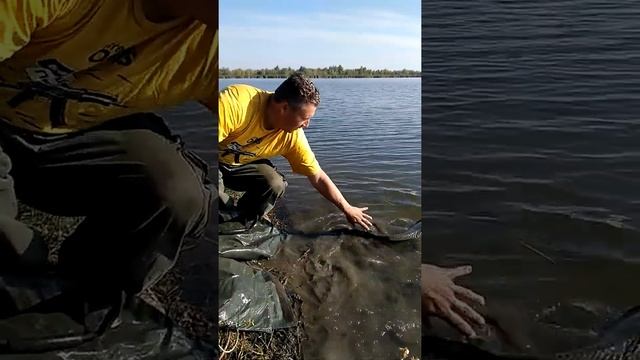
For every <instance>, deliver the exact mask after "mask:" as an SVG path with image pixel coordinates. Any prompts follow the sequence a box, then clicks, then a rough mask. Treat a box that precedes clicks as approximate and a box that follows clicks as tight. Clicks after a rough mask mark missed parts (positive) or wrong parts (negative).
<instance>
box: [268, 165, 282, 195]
mask: <svg viewBox="0 0 640 360" xmlns="http://www.w3.org/2000/svg"><path fill="white" fill-rule="evenodd" d="M262 174H263V175H264V179H265V183H266V184H267V186H268V187H269V189H270V190H271V191H272V192H273V193H274V194H276V196H277V197H280V196H282V195H283V194H284V192H285V190H286V189H287V181H286V180H285V179H284V177H283V176H282V175H281V174H280V173H279V172H277V171H276V170H275V169H274V168H272V167H271V166H268V165H265V168H264V169H263V171H262Z"/></svg>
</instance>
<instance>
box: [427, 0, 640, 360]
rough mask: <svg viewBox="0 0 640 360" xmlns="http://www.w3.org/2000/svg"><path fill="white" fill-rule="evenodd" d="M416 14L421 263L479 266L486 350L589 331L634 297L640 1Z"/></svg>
mask: <svg viewBox="0 0 640 360" xmlns="http://www.w3.org/2000/svg"><path fill="white" fill-rule="evenodd" d="M423 12H424V17H423V50H422V51H423V55H422V59H423V60H422V61H423V71H424V72H423V76H424V78H423V82H424V85H425V86H424V92H423V94H422V100H423V128H422V131H423V156H422V166H423V167H424V168H423V169H424V171H423V173H424V175H425V176H424V182H423V188H422V198H423V201H424V202H423V207H422V211H423V219H424V229H426V231H425V235H424V238H423V261H426V262H434V263H437V264H440V265H456V264H466V263H468V264H471V265H473V266H474V273H473V274H472V275H471V276H469V277H467V278H466V279H464V280H462V281H461V283H463V284H465V285H468V286H470V287H472V288H473V289H475V290H477V292H480V293H482V294H483V295H484V296H485V297H486V298H487V303H488V305H489V312H490V313H491V314H492V315H493V316H496V317H499V318H502V319H504V321H503V326H504V327H505V328H507V329H508V330H509V331H508V332H509V334H510V336H512V337H513V338H514V339H512V340H514V341H513V342H514V344H513V345H509V346H508V345H507V344H506V342H505V341H497V342H496V343H495V344H491V347H492V348H493V349H497V350H513V351H521V352H528V353H548V352H553V351H556V350H566V349H567V348H571V347H574V346H578V345H582V344H586V343H589V342H590V341H592V339H593V337H594V336H595V332H596V330H597V329H598V328H599V327H600V326H601V325H602V324H603V322H604V321H606V320H608V319H611V318H613V317H615V316H616V315H617V314H619V313H620V312H622V311H624V310H626V309H627V308H629V307H631V306H634V305H638V304H640V289H639V288H638V286H636V284H637V280H635V279H636V276H637V274H639V273H640V233H639V232H638V227H639V226H640V181H639V179H640V151H638V144H639V143H640V122H638V115H640V111H639V110H638V104H639V100H640V71H639V70H640V22H638V21H637V18H638V15H639V14H640V3H639V2H637V1H617V2H607V1H593V0H582V1H576V0H565V1H548V0H544V1H533V2H516V1H513V2H511V1H489V0H474V1H438V0H434V1H427V2H423ZM532 248H533V249H536V250H537V251H538V252H541V253H542V254H544V255H546V256H547V257H548V258H550V259H547V258H545V257H544V256H542V255H540V254H539V253H538V252H536V251H534V250H532Z"/></svg>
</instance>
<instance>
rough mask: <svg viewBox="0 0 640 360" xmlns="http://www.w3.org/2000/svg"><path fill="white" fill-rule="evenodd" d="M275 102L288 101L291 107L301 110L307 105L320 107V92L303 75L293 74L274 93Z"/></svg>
mask: <svg viewBox="0 0 640 360" xmlns="http://www.w3.org/2000/svg"><path fill="white" fill-rule="evenodd" d="M273 100H275V101H277V102H281V101H286V102H287V103H288V104H289V106H291V107H294V108H299V107H301V106H303V105H304V104H305V103H311V104H313V105H315V106H318V105H320V92H319V91H318V89H317V88H316V86H315V85H314V84H313V83H312V82H311V80H309V79H307V78H306V77H304V76H303V75H302V74H301V73H299V72H295V73H293V74H291V75H290V76H289V77H288V78H287V79H286V80H285V81H283V82H282V84H280V86H278V88H277V89H276V91H275V92H274V93H273Z"/></svg>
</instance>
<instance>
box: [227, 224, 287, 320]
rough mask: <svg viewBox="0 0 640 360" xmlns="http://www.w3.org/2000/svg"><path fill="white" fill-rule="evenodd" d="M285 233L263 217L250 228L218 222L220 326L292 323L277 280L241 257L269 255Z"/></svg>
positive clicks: (276, 248) (259, 257) (285, 296)
mask: <svg viewBox="0 0 640 360" xmlns="http://www.w3.org/2000/svg"><path fill="white" fill-rule="evenodd" d="M285 238H286V235H285V234H284V233H282V232H281V231H279V230H278V229H277V228H276V227H275V226H273V225H272V224H271V223H270V222H268V221H266V220H262V221H260V222H258V223H257V224H256V225H255V226H253V227H252V228H251V229H248V230H247V229H246V228H245V227H244V226H243V225H241V224H238V223H233V222H227V223H223V224H220V225H219V236H218V241H219V245H218V249H219V252H220V259H219V263H218V281H219V286H218V306H219V310H218V317H219V325H220V326H221V327H228V328H232V329H238V330H251V331H265V332H271V331H273V330H275V329H281V328H287V327H291V326H294V325H295V317H294V315H293V311H292V309H291V304H290V303H289V301H288V297H287V295H286V293H285V291H284V287H283V286H282V285H281V284H280V282H279V281H278V280H277V279H276V278H275V277H273V276H272V275H271V274H269V273H268V272H265V271H262V270H259V269H256V268H255V267H252V266H250V265H249V264H247V263H246V262H244V261H247V260H259V259H266V258H269V257H271V256H273V255H275V253H276V252H277V251H278V248H279V247H280V246H281V245H282V242H283V241H284V240H285Z"/></svg>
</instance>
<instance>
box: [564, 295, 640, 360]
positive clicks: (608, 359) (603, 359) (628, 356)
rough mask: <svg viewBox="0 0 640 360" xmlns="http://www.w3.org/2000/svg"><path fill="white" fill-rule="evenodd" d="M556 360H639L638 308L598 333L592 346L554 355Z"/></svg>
mask: <svg viewBox="0 0 640 360" xmlns="http://www.w3.org/2000/svg"><path fill="white" fill-rule="evenodd" d="M555 358H556V359H558V360H640V306H636V307H634V308H632V309H630V310H629V311H627V312H626V313H624V314H623V315H622V316H620V317H619V318H618V319H617V320H615V321H613V322H612V323H611V324H610V325H608V326H606V327H605V328H604V329H603V330H602V331H601V332H600V340H599V341H598V342H597V343H596V344H595V345H593V346H589V347H586V348H583V349H578V350H574V351H568V352H564V353H559V354H556V355H555Z"/></svg>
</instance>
